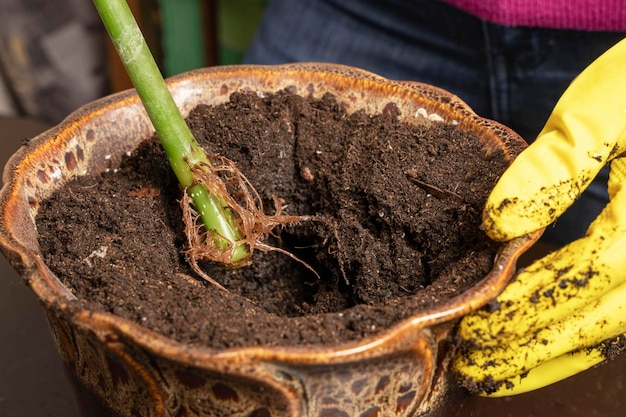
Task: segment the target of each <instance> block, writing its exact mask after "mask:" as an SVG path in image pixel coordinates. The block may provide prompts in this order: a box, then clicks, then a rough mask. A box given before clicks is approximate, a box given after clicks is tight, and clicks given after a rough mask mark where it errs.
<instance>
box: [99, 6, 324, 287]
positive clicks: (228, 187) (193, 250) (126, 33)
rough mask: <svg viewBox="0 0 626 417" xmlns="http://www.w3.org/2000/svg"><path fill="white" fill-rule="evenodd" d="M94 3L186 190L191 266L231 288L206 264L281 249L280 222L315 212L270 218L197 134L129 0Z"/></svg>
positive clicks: (237, 262) (240, 261) (239, 262)
mask: <svg viewBox="0 0 626 417" xmlns="http://www.w3.org/2000/svg"><path fill="white" fill-rule="evenodd" d="M94 4H95V6H96V9H97V10H98V13H99V14H100V17H101V19H102V22H103V23H104V25H105V27H106V29H107V32H108V33H109V35H110V38H111V40H112V42H113V45H114V47H115V49H116V51H117V52H118V55H119V57H120V59H121V61H122V63H123V65H124V67H125V68H126V71H127V73H128V75H129V77H130V79H131V81H132V83H133V85H134V86H135V89H136V90H137V93H138V94H139V97H140V98H141V102H142V103H143V105H144V107H145V109H146V112H147V113H148V116H149V118H150V120H151V121H152V124H153V125H154V128H155V130H156V132H157V134H158V137H159V139H160V141H161V144H162V145H163V148H164V149H165V152H166V154H167V157H168V160H169V162H170V165H171V167H172V170H173V171H174V173H175V174H176V177H177V178H178V181H179V182H180V185H181V187H182V188H183V190H184V195H183V198H182V199H181V206H182V208H183V220H184V222H185V225H186V234H187V240H188V244H189V250H188V251H187V254H188V258H189V261H190V264H191V265H192V266H193V267H194V270H195V271H196V272H197V273H198V274H199V275H201V276H202V277H203V278H204V279H206V280H207V281H209V282H211V283H212V284H213V285H215V286H217V287H219V288H222V289H224V287H222V285H220V284H219V283H217V282H216V281H215V280H213V279H212V278H211V277H210V276H208V275H207V274H206V273H205V272H203V271H202V269H201V268H200V267H199V266H198V262H199V261H201V260H210V261H213V262H219V263H221V264H223V265H226V266H229V267H238V266H243V265H246V264H248V263H249V262H250V260H251V255H252V252H253V251H254V249H255V248H260V249H262V250H279V249H276V248H272V247H270V246H268V245H267V244H266V243H265V242H264V240H265V237H266V236H267V234H268V233H270V232H271V231H272V229H273V228H274V227H276V226H278V225H285V224H287V223H295V222H300V221H303V220H311V219H312V217H310V216H285V215H282V214H281V212H280V211H281V210H280V207H276V213H275V214H274V215H271V216H268V215H266V214H265V212H264V210H263V204H262V202H261V201H260V200H259V198H258V194H257V193H256V191H255V190H254V187H252V185H251V184H250V182H249V181H248V180H247V179H246V178H245V176H244V175H243V174H242V173H241V171H239V170H238V169H237V167H236V165H235V164H234V163H232V161H230V160H228V159H227V158H224V157H222V156H215V157H214V158H213V160H210V159H209V157H208V156H207V155H206V153H205V151H204V149H203V148H202V147H201V146H200V145H199V144H198V142H197V141H196V140H195V139H194V137H193V134H192V133H191V131H190V130H189V127H188V126H187V124H186V123H185V120H184V119H183V117H182V115H181V114H180V111H179V110H178V107H177V106H176V103H175V102H174V99H173V98H172V96H171V94H170V92H169V90H168V88H167V86H166V84H165V81H164V80H163V77H162V76H161V73H160V71H159V68H158V66H157V64H156V62H155V60H154V57H153V56H152V54H151V52H150V49H149V47H148V45H147V43H146V40H145V38H144V37H143V35H142V33H141V30H140V29H139V26H138V25H137V22H136V21H135V18H134V16H133V14H132V12H131V10H130V8H129V7H128V4H127V3H126V1H125V0H94ZM234 196H238V198H235V197H234ZM192 204H193V207H192ZM279 251H280V250H279ZM281 252H284V251H281ZM284 253H285V254H287V255H289V256H292V255H291V254H289V253H287V252H284ZM303 264H304V263H303ZM305 265H306V264H305Z"/></svg>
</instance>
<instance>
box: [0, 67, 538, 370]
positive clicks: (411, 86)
mask: <svg viewBox="0 0 626 417" xmlns="http://www.w3.org/2000/svg"><path fill="white" fill-rule="evenodd" d="M303 72H306V76H307V77H308V78H310V80H311V82H312V83H313V82H324V81H330V82H333V81H332V79H333V78H337V77H338V78H341V79H342V80H344V81H345V80H346V79H349V80H350V83H354V82H357V83H360V84H359V85H360V88H361V89H362V90H365V89H370V88H377V89H379V90H382V89H392V90H393V91H394V92H396V93H398V94H401V95H403V96H405V97H406V96H410V95H413V96H419V97H420V100H421V101H424V97H426V99H427V101H428V102H429V105H432V108H433V109H440V110H441V111H442V113H444V114H447V113H449V112H450V111H451V110H450V109H449V108H452V109H453V111H454V112H455V117H456V118H457V119H458V120H459V123H461V124H464V123H467V124H472V125H474V126H475V125H478V126H480V127H481V129H482V132H483V133H484V135H486V136H489V137H488V138H486V139H485V138H483V140H484V141H485V140H486V142H487V144H489V145H491V146H493V147H494V148H495V147H498V146H499V147H501V148H506V149H507V150H511V152H513V153H516V152H517V151H519V150H520V149H521V148H523V147H524V146H525V143H524V142H523V141H522V140H521V138H519V136H517V134H515V133H514V132H513V131H511V130H510V129H508V128H507V127H505V126H502V125H500V124H499V123H497V122H494V121H491V120H488V119H484V118H481V117H479V116H477V115H476V114H475V113H474V112H473V111H472V110H471V109H470V108H469V107H468V106H467V105H466V104H465V103H464V102H463V101H462V100H461V99H459V98H458V97H456V96H455V95H453V94H451V93H449V92H447V91H445V90H441V89H439V88H437V87H434V86H430V85H427V84H421V83H416V82H399V81H398V82H396V81H390V80H387V79H385V78H382V77H380V76H378V75H375V74H373V73H370V72H367V71H364V70H360V69H357V68H352V67H347V66H343V65H337V64H321V63H301V64H286V65H276V66H230V67H214V68H208V69H200V70H194V71H190V72H188V73H184V74H181V75H178V76H175V77H172V78H170V79H168V80H167V82H168V84H169V85H170V87H172V88H173V89H182V88H186V86H188V85H189V84H190V83H193V80H194V79H195V78H207V77H208V78H215V79H218V78H220V77H224V76H225V75H227V76H229V77H242V76H246V77H248V76H250V74H254V76H256V77H260V78H263V77H268V73H272V74H274V76H276V74H278V73H280V74H281V75H289V74H291V76H294V77H298V78H302V76H303V75H302V73H303ZM353 78H355V79H356V80H357V81H354V80H353ZM335 83H336V82H335ZM385 91H386V90H385ZM435 97H437V99H435ZM137 103H139V98H138V97H137V95H136V94H135V93H134V91H133V90H127V91H124V92H120V93H117V94H113V95H111V96H108V97H105V98H102V99H99V100H96V101H94V102H92V103H90V104H88V105H85V106H83V107H81V108H80V109H78V110H77V111H75V112H73V113H72V114H70V115H69V116H68V117H67V118H66V119H65V120H64V121H63V122H61V123H60V124H59V125H58V126H56V127H54V128H52V129H50V130H49V131H47V132H44V134H42V135H39V136H38V137H36V138H34V139H33V140H31V141H30V142H29V144H28V145H27V146H25V147H22V148H21V149H20V150H19V151H18V152H16V153H15V154H14V155H13V156H12V157H11V158H10V160H9V162H8V163H7V165H6V167H5V170H4V174H3V179H4V183H5V185H4V187H3V188H2V190H1V191H0V215H2V217H3V222H2V223H0V248H1V249H2V251H3V253H4V254H5V256H6V257H7V258H8V259H9V261H10V262H11V264H12V265H13V267H14V268H15V269H16V270H17V271H18V272H19V273H20V274H21V275H22V276H23V277H24V279H25V280H26V282H27V283H28V284H29V285H30V286H31V287H32V288H33V290H34V291H35V292H36V293H37V294H38V296H39V298H40V299H41V300H42V301H43V302H44V304H46V305H47V307H49V308H53V309H59V310H62V311H64V312H65V313H66V314H69V315H70V316H72V317H73V320H74V321H75V322H76V323H77V324H78V325H80V326H83V327H89V326H90V328H91V329H92V330H93V331H94V332H96V333H98V334H101V335H104V334H107V337H103V340H105V341H107V343H108V342H115V340H116V339H132V340H134V341H135V342H136V343H138V344H139V345H141V346H142V347H143V348H145V349H146V350H149V351H153V352H156V353H159V354H161V355H164V356H167V357H170V358H171V359H173V360H178V361H180V360H181V358H184V359H185V360H187V361H189V362H192V363H196V364H198V365H202V364H205V365H206V364H208V363H215V362H217V361H224V360H226V361H231V362H232V361H235V362H241V361H250V360H263V361H285V362H290V363H302V364H316V363H321V364H327V363H341V362H347V361H352V360H356V359H358V358H362V357H371V356H381V355H384V354H386V353H391V349H392V347H394V348H397V347H398V346H399V345H401V346H402V348H403V349H411V348H412V345H413V344H415V343H416V342H417V340H418V339H420V338H421V337H422V336H423V335H421V333H422V330H423V329H425V328H427V326H432V325H437V324H440V323H442V322H445V321H448V320H452V319H455V318H459V317H461V316H462V315H464V314H466V313H468V312H469V311H473V310H475V309H477V308H479V307H481V306H482V305H484V304H486V303H487V302H489V301H490V300H491V299H492V298H494V297H495V296H496V295H497V294H498V293H499V292H500V291H501V290H502V289H503V288H504V287H505V286H506V284H507V283H508V281H509V279H510V278H511V277H512V275H513V274H514V269H515V264H516V261H517V259H518V258H519V256H520V254H522V253H523V252H524V251H525V250H526V249H528V248H529V247H530V246H532V244H533V243H534V242H536V241H537V239H538V238H539V236H540V235H541V233H542V231H538V232H535V233H531V234H529V235H525V236H522V237H520V238H516V239H514V240H512V241H510V242H509V243H507V244H506V245H505V246H504V247H503V249H502V251H501V253H500V254H499V256H498V258H497V260H496V262H495V263H494V268H493V269H492V271H491V272H490V273H489V274H488V275H487V276H486V277H485V278H484V279H483V280H482V281H481V282H480V283H478V284H476V286H475V287H473V288H472V298H470V297H469V296H467V295H460V296H458V297H456V298H453V299H451V300H449V301H448V302H446V303H444V304H441V305H439V306H437V307H435V308H430V309H427V310H425V311H424V312H423V313H421V314H419V315H416V316H413V317H411V318H409V319H406V320H403V321H401V322H399V323H397V324H396V325H394V326H392V327H391V328H389V329H387V330H384V331H382V332H380V333H377V334H375V335H373V336H370V337H367V338H364V339H359V340H356V341H353V342H346V343H342V344H337V345H306V346H301V345H299V346H292V345H289V346H287V345H279V346H259V347H247V348H233V349H227V350H219V351H218V350H215V349H211V348H208V347H197V346H191V347H190V346H188V345H185V344H182V343H180V342H177V341H175V340H173V339H170V338H167V337H165V336H162V335H159V334H157V333H155V332H153V331H151V330H148V329H146V328H144V327H142V326H141V325H139V324H136V323H134V322H131V321H130V320H128V319H125V318H122V317H120V316H116V315H113V314H111V313H101V312H92V311H87V310H82V309H76V307H75V306H74V305H73V304H74V303H73V302H72V298H73V295H72V294H71V293H69V291H68V290H67V289H66V288H65V287H64V286H63V285H61V284H60V281H59V280H58V279H57V278H56V277H54V275H53V274H52V273H51V272H50V271H49V270H48V268H47V267H46V266H45V264H44V262H43V260H42V259H41V257H40V254H39V253H36V252H35V251H33V250H30V249H28V247H27V246H26V245H25V244H22V243H20V242H19V241H18V240H17V239H16V238H15V233H14V232H13V231H12V230H11V228H10V227H7V219H8V221H9V222H11V223H15V222H16V221H33V220H32V219H24V218H23V217H24V215H23V214H22V215H21V218H18V217H20V216H17V215H15V212H14V210H13V209H14V208H15V207H17V205H18V204H28V203H27V202H24V201H20V196H19V192H18V190H17V189H16V188H17V186H18V184H17V183H16V181H15V179H16V178H17V177H19V175H20V172H21V171H23V166H22V165H23V164H26V165H28V164H31V163H32V161H33V160H36V159H37V158H38V157H40V156H42V155H45V154H46V153H47V152H49V147H53V146H54V144H55V143H56V142H57V141H61V140H63V138H64V137H66V136H67V135H68V134H69V133H68V132H70V133H71V132H73V131H74V130H75V129H76V126H77V125H78V124H80V123H81V122H82V121H84V120H86V119H89V118H95V117H97V116H98V114H101V113H103V112H106V111H110V110H113V109H117V108H120V107H124V106H127V105H131V104H134V105H136V104H137ZM49 138H52V140H49ZM46 141H48V142H49V143H47V142H46ZM42 144H43V145H42ZM32 147H38V148H36V150H35V151H33V150H32ZM507 156H508V154H507ZM22 198H23V197H22ZM22 213H23V212H22ZM31 243H32V242H31ZM394 352H395V349H394Z"/></svg>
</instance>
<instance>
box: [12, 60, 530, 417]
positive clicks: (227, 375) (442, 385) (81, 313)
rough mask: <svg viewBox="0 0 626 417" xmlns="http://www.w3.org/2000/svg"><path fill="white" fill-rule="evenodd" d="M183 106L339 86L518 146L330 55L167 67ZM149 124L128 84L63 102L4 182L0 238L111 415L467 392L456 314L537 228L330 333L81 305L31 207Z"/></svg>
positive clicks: (350, 99) (414, 88)
mask: <svg viewBox="0 0 626 417" xmlns="http://www.w3.org/2000/svg"><path fill="white" fill-rule="evenodd" d="M168 83H169V85H170V88H171V90H172V93H173V95H174V98H175V100H176V102H177V103H178V105H179V106H180V108H181V111H182V112H183V114H184V115H186V114H187V113H188V112H189V111H190V110H191V109H192V108H193V107H195V106H196V105H197V104H199V103H207V104H218V103H222V102H225V101H227V100H228V97H229V94H230V93H231V92H233V91H236V90H241V89H248V90H252V91H259V92H264V91H265V92H267V91H277V90H280V89H285V88H287V89H289V90H291V91H293V92H294V93H297V94H301V95H312V96H316V97H320V96H321V95H323V94H324V93H326V92H330V93H333V94H334V95H335V96H337V97H338V99H339V101H340V102H341V103H342V104H343V105H344V106H345V107H346V108H347V109H348V111H354V110H358V109H364V110H366V111H367V112H369V113H376V112H393V113H396V114H399V116H400V118H401V119H403V120H405V121H407V122H410V123H453V124H458V125H459V126H460V127H461V128H464V129H468V130H471V131H473V132H475V133H476V134H477V135H478V137H480V140H481V141H482V142H483V144H484V147H485V149H486V151H487V152H492V151H495V150H503V151H504V154H505V156H506V157H507V158H509V159H513V158H514V157H515V156H516V155H517V154H518V153H519V152H520V151H521V150H522V149H523V148H524V147H525V143H524V142H523V141H522V140H521V139H520V138H519V136H517V135H516V134H515V133H513V132H512V131H510V130H509V129H507V128H506V127H504V126H501V125H499V124H497V123H495V122H492V121H489V120H485V119H482V118H480V117H478V116H476V115H475V114H474V113H473V112H472V111H471V110H470V109H469V108H468V107H467V105H465V104H464V103H463V102H462V101H461V100H460V99H458V98H457V97H455V96H453V95H451V94H449V93H447V92H445V91H442V90H440V89H437V88H435V87H432V86H428V85H424V84H419V83H408V82H406V83H403V82H393V81H389V80H386V79H383V78H381V77H378V76H376V75H374V74H371V73H367V72H365V71H361V70H358V69H354V68H350V67H344V66H338V65H330V64H293V65H283V66H268V67H258V66H257V67H246V66H234V67H216V68H210V69H203V70H197V71H192V72H189V73H186V74H183V75H180V76H177V77H174V78H172V79H170V80H168ZM151 134H152V127H151V124H150V122H149V120H148V118H147V116H146V114H145V112H144V110H143V107H142V105H141V103H140V101H139V100H138V98H137V96H136V95H135V94H134V93H133V92H132V91H127V92H123V93H120V94H116V95H113V96H110V97H107V98H104V99H101V100H98V101H96V102H93V103H91V104H89V105H87V106H84V107H82V108H81V109H79V110H77V111H76V112H75V113H73V114H71V115H70V116H69V117H68V118H67V119H66V120H65V121H64V122H62V123H61V124H60V125H58V126H57V127H55V128H53V129H51V130H49V131H48V132H45V133H43V134H42V135H40V136H38V137H36V138H34V139H32V140H31V141H30V142H29V143H27V144H26V145H25V146H23V147H22V148H21V149H20V150H19V151H18V152H17V153H16V154H15V155H14V156H13V157H12V158H11V160H10V161H9V163H8V164H7V167H6V169H5V172H4V182H5V186H4V188H3V189H2V192H1V195H0V213H1V215H2V222H1V224H0V245H1V249H2V251H3V253H4V254H5V256H6V257H7V258H8V259H9V261H10V262H11V264H12V265H13V267H14V268H15V269H16V270H17V271H18V272H19V273H20V274H21V275H22V276H23V277H24V279H25V281H26V283H27V284H29V285H30V286H31V288H32V289H33V291H34V292H35V294H36V295H37V297H38V298H39V300H40V301H41V303H42V305H43V307H44V309H45V311H46V314H47V317H48V321H49V323H50V328H51V330H52V333H53V336H54V339H55V341H56V344H57V346H58V348H59V352H60V354H61V356H62V357H63V359H64V361H65V362H66V364H67V366H68V368H69V369H71V370H72V372H73V373H74V375H75V378H76V380H77V381H78V382H79V383H80V384H81V385H82V386H83V387H84V388H85V389H86V390H88V391H89V392H91V393H92V394H93V395H94V397H95V398H97V399H98V400H99V401H100V402H102V403H103V404H104V405H105V406H106V407H108V408H110V409H111V410H112V411H113V412H114V413H115V414H117V415H119V416H128V417H136V416H144V417H148V416H150V417H166V416H172V417H183V416H189V417H191V416H216V417H223V416H237V417H300V416H303V417H304V416H306V417H382V416H416V415H417V416H436V415H450V410H451V409H455V407H457V406H458V404H459V398H461V397H462V392H461V391H460V389H459V388H458V387H456V385H455V384H454V382H453V381H451V380H450V373H449V372H448V371H447V368H448V361H449V359H450V355H451V352H452V348H453V346H451V344H450V332H451V329H453V325H454V322H455V320H456V319H458V318H459V317H461V316H462V315H463V314H466V313H467V312H469V311H471V310H474V309H476V308H478V307H480V306H481V305H483V304H485V303H487V302H488V301H489V300H490V299H492V298H493V297H494V296H495V295H496V294H497V293H498V292H499V291H500V290H501V289H502V288H503V287H504V286H505V285H506V283H507V281H508V279H509V278H510V277H511V275H512V274H513V271H514V268H515V261H516V259H517V257H518V256H519V254H520V253H521V252H523V251H524V250H525V249H526V248H527V247H528V246H530V245H531V244H532V243H533V242H534V241H535V240H536V239H537V238H538V234H533V235H530V236H525V237H522V238H519V239H516V240H514V241H512V242H509V243H507V244H503V246H502V250H501V253H500V255H499V256H498V258H497V259H496V261H495V263H494V268H493V270H492V272H491V273H490V274H488V275H487V276H486V277H485V278H484V279H483V280H482V281H481V282H480V283H478V284H477V285H475V286H474V287H473V288H472V289H471V290H470V291H468V292H466V293H464V294H463V295H461V296H459V297H457V298H455V299H453V300H450V301H448V302H446V303H445V304H442V305H439V306H437V307H435V308H432V309H430V310H427V311H424V312H422V313H421V314H419V315H416V316H413V317H411V318H409V319H407V320H405V321H403V322H400V323H398V324H396V325H394V326H393V327H392V328H389V329H385V330H383V331H381V332H380V333H379V334H377V335H375V336H373V337H370V338H368V339H364V340H359V341H354V342H351V343H346V344H342V345H337V346H329V345H321V346H297V347H296V346H277V347H250V348H242V349H230V350H225V351H215V350H212V349H209V348H205V347H202V346H185V345H182V344H180V343H178V342H176V341H174V340H170V339H168V338H165V337H163V336H160V335H157V334H155V333H153V332H152V331H150V330H148V329H146V328H144V327H142V326H140V325H138V324H136V323H132V322H130V321H128V320H126V319H124V318H122V317H118V316H115V315H112V314H108V313H102V312H94V311H85V310H83V309H81V308H79V307H77V304H76V303H74V302H73V301H74V300H75V297H74V295H73V294H72V293H71V292H70V291H69V290H68V289H67V288H66V287H64V286H63V284H62V283H61V282H60V281H59V280H58V278H57V277H56V276H55V275H54V274H53V273H52V272H51V271H50V270H49V269H48V268H47V267H46V265H45V264H44V262H43V261H42V256H41V250H40V247H39V245H38V242H37V228H36V225H35V223H34V219H35V216H36V213H37V210H38V207H39V203H40V202H41V201H42V200H44V199H45V198H46V197H47V196H49V195H50V194H51V193H52V192H53V190H55V189H58V188H59V187H61V186H62V185H63V184H65V183H66V182H67V181H69V180H70V179H72V178H74V177H76V176H79V175H85V174H96V173H99V172H102V171H104V170H111V169H115V168H116V167H117V166H118V164H119V161H120V160H121V158H122V156H123V155H124V154H125V153H127V152H130V151H131V150H133V149H134V148H135V147H136V146H137V145H138V143H139V142H140V141H142V140H143V139H145V138H147V137H148V136H150V135H151Z"/></svg>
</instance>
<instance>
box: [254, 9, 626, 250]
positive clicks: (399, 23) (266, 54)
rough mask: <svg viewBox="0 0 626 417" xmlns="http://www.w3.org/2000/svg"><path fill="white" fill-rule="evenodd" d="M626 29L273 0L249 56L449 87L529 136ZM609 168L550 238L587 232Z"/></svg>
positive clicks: (560, 240)
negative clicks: (531, 24)
mask: <svg viewBox="0 0 626 417" xmlns="http://www.w3.org/2000/svg"><path fill="white" fill-rule="evenodd" d="M625 35H626V33H606V32H582V31H574V30H553V29H542V28H527V27H506V26H500V25H495V24H491V23H488V22H485V21H482V20H480V19H478V18H476V17H474V16H472V15H469V14H467V13H464V12H463V11H461V10H459V9H457V8H455V7H452V6H450V5H447V4H445V3H441V2H439V1H435V0H386V1H381V0H306V1H294V0H270V3H269V5H268V8H267V11H266V14H265V16H264V19H263V21H262V23H261V25H260V28H259V30H258V32H257V34H256V36H255V38H254V40H253V42H252V45H251V47H250V49H249V51H248V53H247V55H246V57H245V62H246V63H255V64H279V63H285V62H302V61H318V62H335V63H342V64H346V65H352V66H355V67H359V68H363V69H366V70H369V71H372V72H374V73H377V74H379V75H382V76H385V77H387V78H390V79H400V80H414V81H421V82H425V83H429V84H433V85H436V86H439V87H442V88H444V89H446V90H448V91H450V92H452V93H454V94H456V95H458V96H459V97H460V98H462V99H463V100H464V101H465V102H466V103H468V104H469V105H470V107H472V109H473V110H474V111H475V112H476V113H477V114H479V115H481V116H483V117H487V118H490V119H494V120H497V121H499V122H501V123H503V124H504V125H506V126H509V127H510V128H511V129H513V130H515V131H516V132H517V133H519V134H520V135H521V136H522V137H523V138H524V139H526V140H527V141H528V142H532V140H533V139H534V138H535V137H536V135H537V134H538V133H539V131H540V130H541V128H542V127H543V125H544V124H545V122H546V120H547V118H548V116H549V114H550V112H551V110H552V108H553V107H554V105H555V103H556V101H557V99H558V98H559V97H560V96H561V94H562V93H563V91H565V89H566V87H567V86H568V84H569V83H570V82H571V81H572V79H573V78H574V77H575V76H576V75H577V74H578V73H580V72H581V71H582V70H583V69H584V68H585V67H586V66H587V65H589V64H590V63H591V62H592V61H593V60H594V59H595V58H596V57H598V56H599V55H600V54H602V52H604V51H605V50H607V49H608V48H610V47H611V46H612V45H614V44H615V43H617V42H618V41H619V40H621V39H622V38H623V37H624V36H625ZM606 180H607V170H606V169H605V170H603V172H602V173H601V174H600V175H599V176H598V178H596V180H595V181H594V182H593V183H592V185H591V186H590V187H589V188H588V190H587V191H585V192H584V193H583V195H582V196H581V197H580V198H579V199H578V200H577V201H576V202H575V203H574V205H573V206H572V207H571V208H570V209H569V210H568V211H567V213H565V214H564V215H563V216H561V217H560V218H559V219H558V220H557V222H556V223H555V225H553V226H550V227H549V228H548V230H547V231H546V234H545V235H544V240H545V241H547V242H549V243H552V244H556V245H561V244H564V243H567V242H569V241H572V240H574V239H576V238H578V237H580V236H582V235H583V234H584V232H585V230H586V229H587V227H588V225H589V223H590V222H591V221H592V220H593V219H594V218H595V217H596V216H597V214H598V213H599V212H600V210H601V209H602V208H603V207H604V205H605V204H606V202H607V201H608V195H607V192H606Z"/></svg>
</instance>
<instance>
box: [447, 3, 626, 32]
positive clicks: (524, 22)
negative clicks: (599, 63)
mask: <svg viewBox="0 0 626 417" xmlns="http://www.w3.org/2000/svg"><path fill="white" fill-rule="evenodd" d="M444 1H445V2H446V3H450V4H452V5H454V6H456V7H458V8H460V9H462V10H464V11H466V12H468V13H471V14H473V15H475V16H478V17H479V18H481V19H483V20H486V21H489V22H492V23H497V24H500V25H504V26H534V27H544V28H554V29H578V30H593V31H614V32H626V2H625V1H624V0H444Z"/></svg>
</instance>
